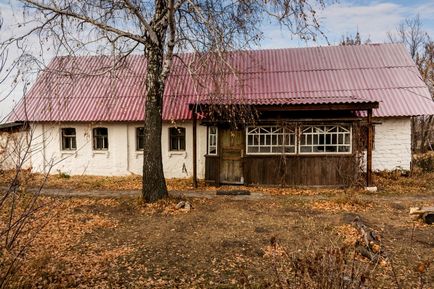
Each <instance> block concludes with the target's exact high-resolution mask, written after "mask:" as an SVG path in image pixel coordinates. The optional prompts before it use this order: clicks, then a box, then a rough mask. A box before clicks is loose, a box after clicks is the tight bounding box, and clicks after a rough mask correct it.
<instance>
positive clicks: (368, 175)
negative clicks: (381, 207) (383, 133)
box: [366, 109, 374, 187]
mask: <svg viewBox="0 0 434 289" xmlns="http://www.w3.org/2000/svg"><path fill="white" fill-rule="evenodd" d="M367 112H368V115H367V121H368V140H367V141H368V148H367V153H366V186H367V187H372V146H373V140H374V138H373V137H374V136H373V135H372V134H373V129H372V126H373V124H372V109H368V110H367Z"/></svg>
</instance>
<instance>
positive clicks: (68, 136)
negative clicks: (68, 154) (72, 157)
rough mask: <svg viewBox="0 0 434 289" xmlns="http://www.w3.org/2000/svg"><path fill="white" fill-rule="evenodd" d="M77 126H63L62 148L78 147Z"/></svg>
mask: <svg viewBox="0 0 434 289" xmlns="http://www.w3.org/2000/svg"><path fill="white" fill-rule="evenodd" d="M75 134H76V132H75V128H71V127H68V128H62V150H75V149H77V143H76V136H75Z"/></svg>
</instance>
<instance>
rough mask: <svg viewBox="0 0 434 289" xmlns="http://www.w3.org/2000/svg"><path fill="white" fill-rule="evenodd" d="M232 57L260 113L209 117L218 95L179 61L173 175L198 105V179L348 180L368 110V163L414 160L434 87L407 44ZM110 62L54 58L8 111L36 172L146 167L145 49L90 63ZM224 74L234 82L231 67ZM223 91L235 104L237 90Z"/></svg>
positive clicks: (174, 78) (188, 144) (168, 145)
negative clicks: (234, 119) (416, 130)
mask: <svg viewBox="0 0 434 289" xmlns="http://www.w3.org/2000/svg"><path fill="white" fill-rule="evenodd" d="M184 57H185V59H184V60H187V61H194V59H193V57H191V56H189V55H187V56H184ZM229 60H230V61H233V63H234V65H235V66H237V65H238V66H237V67H240V71H239V75H238V76H237V79H243V81H242V83H243V84H242V86H243V89H242V90H237V93H236V94H235V96H234V98H235V99H236V100H237V104H242V105H245V106H251V107H254V108H255V109H256V110H257V111H258V112H259V119H258V120H257V122H256V123H255V124H253V123H251V124H246V125H245V126H243V127H241V128H239V129H238V130H233V129H232V130H231V129H230V128H229V127H228V126H227V125H226V124H225V120H224V119H222V120H221V121H216V119H213V120H212V121H211V120H209V119H207V118H206V115H207V112H208V110H207V109H208V108H209V106H210V105H215V104H216V99H211V98H210V97H209V96H210V95H211V93H212V90H213V88H212V85H211V84H210V85H209V87H206V88H203V86H200V87H198V86H196V85H195V81H194V80H193V77H192V76H191V75H189V73H187V71H186V70H185V69H183V64H182V63H181V62H180V61H175V64H174V67H173V70H172V74H171V76H170V77H169V79H168V81H167V84H166V90H165V99H164V109H163V119H164V125H163V129H162V153H163V166H164V173H165V176H166V177H167V178H189V177H192V176H193V136H192V134H193V133H192V131H193V123H192V113H191V111H190V108H192V107H194V109H196V110H198V111H199V112H200V113H202V115H203V116H205V118H204V119H202V120H201V121H198V123H197V138H196V142H197V156H198V158H197V171H198V178H201V179H203V178H205V179H206V180H207V181H210V182H215V183H217V184H218V183H246V184H254V183H259V184H276V183H278V184H282V183H283V184H287V185H341V184H348V183H349V182H352V181H354V178H355V176H356V175H357V173H358V172H360V167H359V165H358V162H357V160H358V159H360V157H361V156H362V154H363V152H365V158H366V147H365V146H366V141H365V140H366V131H368V130H369V129H367V127H369V122H368V123H366V120H367V119H366V115H367V114H369V113H372V117H373V121H374V124H375V128H374V129H373V135H374V137H373V149H372V169H373V170H393V169H396V168H400V169H405V170H407V169H410V163H411V125H410V124H411V117H412V116H417V115H431V114H434V103H433V101H432V100H431V96H430V94H429V92H428V89H427V87H426V85H425V84H424V83H423V81H422V80H421V79H420V75H419V73H418V70H417V68H416V67H415V65H414V63H413V62H412V60H411V58H410V57H409V55H408V54H407V52H406V51H405V48H404V47H403V46H402V45H397V44H381V45H379V44H374V45H361V46H339V47H333V46H332V47H317V48H296V49H277V50H258V51H249V52H248V51H243V52H237V53H233V55H232V56H230V57H229ZM112 61H113V60H112V59H110V58H109V57H105V56H98V57H97V56H96V57H63V58H56V59H54V60H53V62H52V63H51V64H50V66H49V67H48V69H47V70H46V71H43V72H42V73H41V75H40V76H39V78H38V80H37V81H36V83H35V84H34V85H33V87H32V89H31V90H30V92H29V93H28V94H27V96H26V97H25V98H24V99H23V100H22V101H21V102H20V103H19V104H18V106H17V107H16V108H15V109H14V111H13V112H12V114H11V117H10V121H15V122H18V123H19V122H26V123H29V124H30V131H32V133H33V138H32V158H31V160H30V166H31V167H32V169H33V170H34V171H38V172H43V171H47V170H48V169H49V168H51V172H53V173H57V172H58V171H61V172H64V173H67V174H71V175H82V174H88V175H107V176H111V175H129V174H140V173H141V169H142V161H143V154H142V153H141V148H142V147H143V145H144V144H143V141H142V139H141V137H140V133H141V127H142V126H143V125H142V122H141V120H142V118H143V115H144V101H143V95H144V91H145V88H144V81H143V75H144V73H145V66H146V60H145V59H144V58H143V57H142V56H130V57H128V58H127V59H126V61H125V63H124V64H123V65H122V67H121V68H120V69H119V70H117V71H116V72H110V73H107V74H97V76H95V75H96V74H95V73H92V72H95V71H100V70H101V69H102V68H103V67H105V66H107V64H108V63H110V62H112ZM58 71H69V72H71V74H59V73H58ZM228 83H230V84H232V85H234V83H235V84H236V85H238V84H237V81H234V79H232V78H231V76H228ZM233 89H234V90H236V88H233ZM240 91H242V92H240ZM217 102H220V104H221V105H228V106H230V105H232V104H233V102H231V101H230V100H229V98H224V99H223V98H221V99H219V100H217ZM368 169H369V168H368Z"/></svg>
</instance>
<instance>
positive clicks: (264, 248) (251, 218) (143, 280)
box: [15, 195, 434, 288]
mask: <svg viewBox="0 0 434 289" xmlns="http://www.w3.org/2000/svg"><path fill="white" fill-rule="evenodd" d="M46 200H50V201H53V200H54V202H53V203H50V206H51V210H52V212H53V213H55V214H56V217H55V218H54V219H53V220H52V221H51V222H50V223H49V224H48V225H47V227H46V228H45V229H44V231H43V232H42V233H41V234H40V236H39V238H38V239H37V240H35V242H34V245H33V246H34V248H33V249H32V250H31V252H30V253H29V258H28V260H27V261H26V263H25V264H24V265H23V266H22V267H21V268H20V271H19V272H17V276H19V280H17V281H16V282H17V283H15V284H16V285H17V284H20V285H21V286H23V287H28V286H29V287H43V288H46V287H52V288H55V287H102V288H133V287H150V288H151V287H152V288H155V287H161V288H166V287H169V288H170V287H181V288H192V287H196V288H210V287H211V288H232V287H234V288H235V287H242V286H246V284H249V285H252V286H254V288H258V287H259V288H263V287H270V286H274V285H276V284H277V281H276V280H277V279H278V278H280V277H282V276H280V274H283V275H284V274H285V273H276V270H275V269H273V268H275V267H276V266H280V265H282V264H283V265H287V266H289V261H288V260H289V259H290V258H292V257H295V256H301V257H302V256H305V255H306V254H309V253H310V252H321V251H324V250H326V249H328V248H340V247H342V246H345V245H348V244H351V242H352V241H353V240H352V238H354V236H353V235H352V234H353V233H354V232H353V231H352V230H351V228H352V227H351V225H350V223H351V221H352V220H353V219H354V217H355V216H360V217H361V218H362V219H363V220H364V221H365V222H366V224H368V225H369V226H371V227H373V228H375V229H376V230H378V231H379V232H381V234H382V236H383V243H384V248H385V250H386V251H387V252H388V254H389V260H391V261H392V262H393V263H392V265H393V268H395V270H396V272H397V273H396V275H397V277H396V278H395V277H393V272H392V266H391V265H390V264H389V265H386V266H378V267H376V268H375V269H374V270H373V275H372V276H371V279H370V281H369V282H370V283H369V284H370V285H371V286H372V287H374V288H381V287H382V288H390V287H391V286H395V287H396V282H398V283H399V284H400V285H401V286H402V287H401V288H414V287H415V286H418V285H419V283H420V276H421V274H419V273H417V272H416V271H415V268H416V265H417V264H419V263H420V261H426V260H428V261H429V260H431V261H432V258H433V256H434V227H432V226H428V225H423V224H421V223H419V222H413V221H412V220H411V219H410V218H409V216H408V207H409V206H413V205H423V204H425V205H427V204H432V203H434V197H426V198H424V199H423V200H421V201H418V200H417V199H415V198H412V199H409V198H406V197H403V198H400V197H394V198H390V197H382V198H377V197H376V196H372V197H370V198H369V197H368V196H364V197H363V198H360V197H358V196H354V195H337V196H334V197H328V198H327V199H324V198H318V197H315V198H309V199H307V198H305V197H303V196H301V197H300V196H279V197H271V196H270V197H268V198H264V199H261V200H243V201H240V200H234V199H233V198H231V197H218V198H212V199H203V198H193V199H189V200H190V201H191V202H192V204H193V209H192V210H191V211H190V212H182V211H178V210H175V209H174V206H175V204H176V202H177V201H178V199H173V198H172V199H169V200H166V201H163V202H159V203H157V204H153V205H148V206H146V207H142V206H141V205H139V202H138V200H137V199H136V198H134V197H133V198H131V197H124V198H118V199H110V198H98V199H89V198H77V197H68V198H65V197H55V198H48V197H46ZM270 243H273V244H276V243H277V244H278V247H277V248H281V250H284V251H285V254H278V250H277V251H276V246H270ZM273 250H274V251H273ZM276 252H277V254H276ZM276 256H277V257H276ZM361 264H364V265H366V266H367V265H368V262H367V261H365V260H363V259H361ZM433 266H434V265H432V266H431V268H429V269H428V271H426V272H425V273H424V274H423V275H422V276H423V278H424V279H423V280H424V281H423V282H424V284H429V286H431V287H432V286H434V273H433V272H434V270H433V269H434V268H432V267H433ZM283 277H285V276H283ZM288 277H289V276H288ZM396 279H397V280H396ZM246 282H247V283H246ZM243 284H244V285H243Z"/></svg>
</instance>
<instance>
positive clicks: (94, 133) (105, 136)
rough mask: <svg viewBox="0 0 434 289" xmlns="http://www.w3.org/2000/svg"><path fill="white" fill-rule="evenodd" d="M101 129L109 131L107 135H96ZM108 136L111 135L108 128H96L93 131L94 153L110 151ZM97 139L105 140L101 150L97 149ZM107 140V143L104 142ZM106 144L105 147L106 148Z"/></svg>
mask: <svg viewBox="0 0 434 289" xmlns="http://www.w3.org/2000/svg"><path fill="white" fill-rule="evenodd" d="M99 129H105V130H106V131H107V134H105V135H104V134H98V135H97V134H96V131H97V130H99ZM108 135H109V129H108V128H107V127H102V126H99V127H94V128H93V129H92V149H93V150H94V151H108V150H109V139H108ZM97 138H102V140H103V147H102V148H99V147H97V144H98V141H96V139H97ZM104 140H105V141H104ZM104 144H105V146H104Z"/></svg>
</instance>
